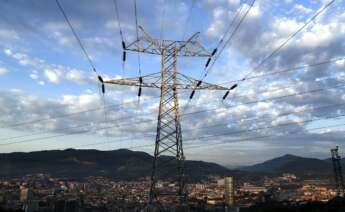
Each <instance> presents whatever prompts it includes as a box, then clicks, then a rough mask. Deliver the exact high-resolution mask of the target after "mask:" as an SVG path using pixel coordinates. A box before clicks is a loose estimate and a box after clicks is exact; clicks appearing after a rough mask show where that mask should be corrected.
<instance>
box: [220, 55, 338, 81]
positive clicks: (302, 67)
mask: <svg viewBox="0 0 345 212" xmlns="http://www.w3.org/2000/svg"><path fill="white" fill-rule="evenodd" d="M341 60H345V57H340V58H333V59H330V60H325V61H322V62H317V63H312V64H306V65H302V66H297V67H292V68H287V69H283V70H278V71H273V72H268V73H264V74H260V75H254V76H251V77H247V78H246V80H252V79H257V78H266V77H269V76H272V75H277V74H281V73H287V72H292V71H297V70H300V69H306V68H310V67H315V66H321V65H326V64H329V63H334V62H338V61H341ZM309 71H311V72H314V71H320V70H319V69H315V70H313V69H311V70H309ZM240 81H243V78H242V79H237V80H231V81H227V82H223V83H220V84H221V85H224V84H229V83H237V82H240Z"/></svg>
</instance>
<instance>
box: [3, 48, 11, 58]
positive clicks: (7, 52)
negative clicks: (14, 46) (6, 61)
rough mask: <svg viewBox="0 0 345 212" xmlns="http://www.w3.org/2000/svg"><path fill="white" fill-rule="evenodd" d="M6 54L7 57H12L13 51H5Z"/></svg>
mask: <svg viewBox="0 0 345 212" xmlns="http://www.w3.org/2000/svg"><path fill="white" fill-rule="evenodd" d="M4 53H5V54H6V55H7V56H10V55H12V51H11V49H4Z"/></svg>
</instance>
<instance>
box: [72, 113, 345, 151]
mask: <svg viewBox="0 0 345 212" xmlns="http://www.w3.org/2000/svg"><path fill="white" fill-rule="evenodd" d="M343 116H345V115H344V114H343V115H339V117H343ZM332 118H334V117H332ZM335 118H336V117H335ZM316 121H317V120H316ZM298 124H300V123H296V125H298ZM339 126H345V124H336V125H327V126H323V127H315V128H310V129H308V130H309V131H313V130H319V129H327V128H332V127H339ZM272 128H278V127H277V126H275V127H272ZM296 132H299V131H293V132H286V134H295V133H296ZM223 135H224V134H221V135H219V134H215V135H212V136H213V137H218V136H223ZM272 136H274V135H272V134H271V135H263V136H255V137H250V138H244V139H235V140H231V142H232V143H233V142H240V141H249V140H255V139H261V138H268V137H272ZM203 138H204V137H196V138H191V139H185V140H184V141H186V140H187V141H195V140H199V139H203ZM207 138H210V136H209V137H207ZM131 139H133V138H131ZM117 142H119V141H118V140H113V141H111V143H117ZM193 143H194V142H193ZM193 143H191V144H189V143H188V144H185V145H184V146H185V147H187V149H189V148H197V147H204V146H205V147H210V144H208V143H207V144H200V145H195V144H193ZM102 144H105V142H97V143H89V144H85V145H80V146H75V147H72V148H78V147H85V146H97V145H102ZM221 144H224V145H225V144H228V143H224V142H212V145H221ZM152 146H154V145H153V144H148V145H140V146H132V147H130V148H128V149H137V148H142V147H152Z"/></svg>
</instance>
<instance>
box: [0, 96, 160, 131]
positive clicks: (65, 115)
mask: <svg viewBox="0 0 345 212" xmlns="http://www.w3.org/2000/svg"><path fill="white" fill-rule="evenodd" d="M157 98H159V96H154V97H151V98H148V99H157ZM134 102H136V100H133V101H129V102H125V103H120V104H111V105H107V106H106V107H107V108H112V107H117V106H123V105H127V104H132V103H134ZM99 110H103V107H97V108H92V109H89V110H82V111H77V112H73V113H66V114H63V115H60V116H52V117H49V118H42V119H36V120H32V121H25V122H18V123H15V124H11V125H7V126H0V128H11V127H17V126H22V125H28V124H34V123H37V122H42V121H47V120H52V119H60V118H66V117H70V116H74V115H78V114H82V113H88V112H92V111H99Z"/></svg>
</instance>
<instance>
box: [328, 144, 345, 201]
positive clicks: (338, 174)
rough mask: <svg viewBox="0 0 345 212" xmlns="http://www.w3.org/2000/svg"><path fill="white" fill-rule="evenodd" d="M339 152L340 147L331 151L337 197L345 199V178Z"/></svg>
mask: <svg viewBox="0 0 345 212" xmlns="http://www.w3.org/2000/svg"><path fill="white" fill-rule="evenodd" d="M338 150H339V147H338V146H336V147H335V148H334V149H331V153H332V163H333V171H334V180H335V186H336V190H337V196H341V197H345V184H344V177H343V172H342V168H341V157H340V155H339V152H338Z"/></svg>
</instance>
